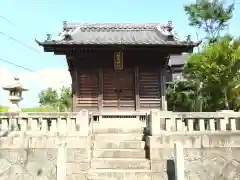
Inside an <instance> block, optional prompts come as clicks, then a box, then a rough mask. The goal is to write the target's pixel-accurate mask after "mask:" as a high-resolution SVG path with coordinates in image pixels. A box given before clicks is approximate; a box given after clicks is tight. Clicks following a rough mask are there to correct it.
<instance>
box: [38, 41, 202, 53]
mask: <svg viewBox="0 0 240 180" xmlns="http://www.w3.org/2000/svg"><path fill="white" fill-rule="evenodd" d="M35 41H36V43H37V44H38V45H39V46H41V47H43V48H44V51H45V52H55V51H57V49H58V48H59V49H60V48H61V49H62V48H69V49H71V48H76V47H78V48H95V49H98V48H99V49H101V48H113V47H121V48H125V47H126V48H127V47H129V48H139V47H141V48H151V49H152V48H153V49H154V48H155V49H159V48H163V47H164V48H174V49H175V48H177V49H178V48H180V49H186V50H187V51H192V50H193V48H194V47H197V46H199V45H200V44H201V41H199V42H178V43H174V42H172V43H166V44H143V43H141V44H140V43H139V44H137V43H135V44H120V43H119V44H94V43H92V44H91V43H89V44H82V43H77V42H67V41H64V42H59V41H44V42H40V41H38V40H36V39H35Z"/></svg>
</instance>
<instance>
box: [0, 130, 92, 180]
mask: <svg viewBox="0 0 240 180" xmlns="http://www.w3.org/2000/svg"><path fill="white" fill-rule="evenodd" d="M62 141H64V142H66V149H67V157H66V171H67V172H66V174H67V175H66V176H67V180H68V179H69V180H73V179H76V180H77V179H81V180H85V179H87V172H88V169H89V165H90V163H89V162H90V157H91V150H90V147H91V146H90V145H91V140H90V136H89V137H83V136H82V137H81V136H72V137H69V136H68V137H64V136H49V135H46V134H42V133H40V132H38V133H37V132H35V133H33V132H31V133H30V132H28V133H21V132H18V133H16V132H12V133H10V134H9V135H8V136H7V137H2V138H1V141H0V179H1V180H5V179H6V180H38V179H39V180H40V179H41V180H56V178H57V168H59V167H61V164H57V158H58V153H57V150H58V144H59V142H62Z"/></svg>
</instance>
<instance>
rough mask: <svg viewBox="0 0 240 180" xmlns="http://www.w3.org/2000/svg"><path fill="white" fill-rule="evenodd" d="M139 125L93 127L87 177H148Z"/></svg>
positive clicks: (117, 179) (139, 179)
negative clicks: (130, 126) (135, 126)
mask: <svg viewBox="0 0 240 180" xmlns="http://www.w3.org/2000/svg"><path fill="white" fill-rule="evenodd" d="M143 137H144V135H143V128H137V129H136V128H134V129H126V128H119V129H117V128H108V129H100V128H99V129H95V132H94V145H93V157H92V161H91V169H90V171H89V177H88V178H89V179H92V180H148V179H151V176H150V161H149V160H148V159H147V158H146V153H145V149H144V148H145V142H144V141H143Z"/></svg>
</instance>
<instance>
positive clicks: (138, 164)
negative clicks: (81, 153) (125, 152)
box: [91, 158, 150, 170]
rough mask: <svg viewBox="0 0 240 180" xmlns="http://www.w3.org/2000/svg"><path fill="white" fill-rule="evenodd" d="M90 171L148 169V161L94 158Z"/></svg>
mask: <svg viewBox="0 0 240 180" xmlns="http://www.w3.org/2000/svg"><path fill="white" fill-rule="evenodd" d="M91 168H92V169H142V170H149V169H150V161H149V160H147V159H142V158H141V159H135V158H131V159H130V158H94V159H92V162H91Z"/></svg>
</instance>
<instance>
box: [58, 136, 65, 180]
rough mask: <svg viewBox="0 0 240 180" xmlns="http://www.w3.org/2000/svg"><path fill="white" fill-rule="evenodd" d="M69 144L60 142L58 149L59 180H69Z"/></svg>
mask: <svg viewBox="0 0 240 180" xmlns="http://www.w3.org/2000/svg"><path fill="white" fill-rule="evenodd" d="M66 146H67V143H66V142H61V141H60V142H59V143H58V149H57V180H66V179H67V163H66V161H67V160H66V159H67V148H66Z"/></svg>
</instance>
